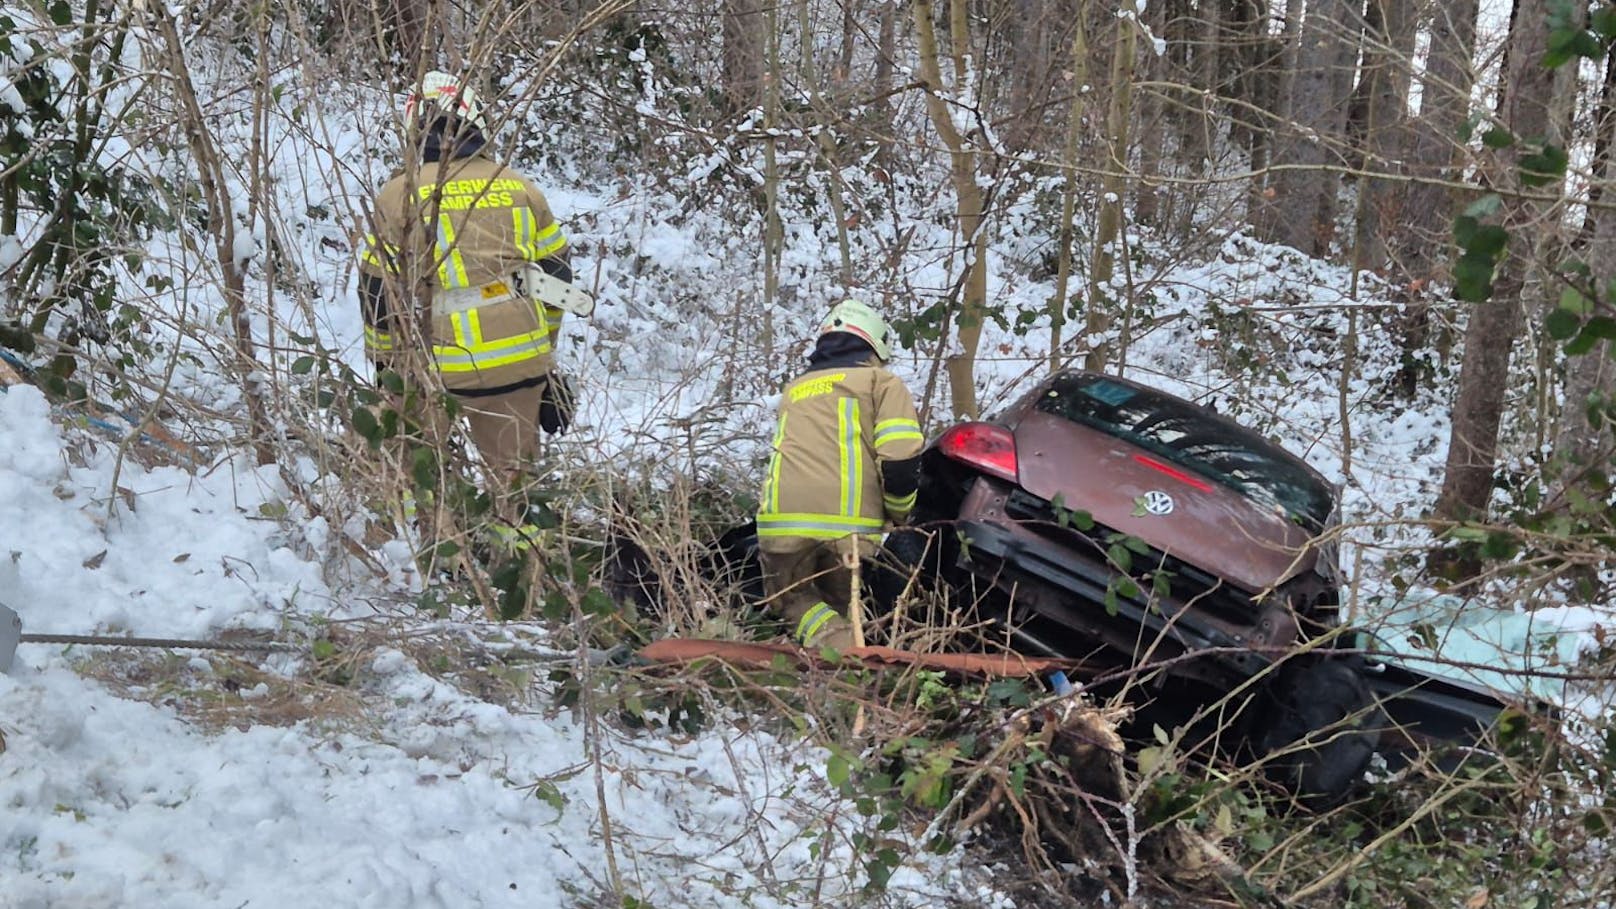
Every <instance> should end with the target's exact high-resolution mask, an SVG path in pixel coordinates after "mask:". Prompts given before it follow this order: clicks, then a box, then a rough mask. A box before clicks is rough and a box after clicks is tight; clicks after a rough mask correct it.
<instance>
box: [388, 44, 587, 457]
mask: <svg viewBox="0 0 1616 909" xmlns="http://www.w3.org/2000/svg"><path fill="white" fill-rule="evenodd" d="M404 113H405V118H406V120H407V121H408V122H407V124H406V126H407V127H408V128H409V129H410V130H411V132H410V135H411V137H412V141H413V142H415V149H414V150H415V151H416V152H417V153H418V155H417V157H418V160H415V161H414V164H415V166H414V167H413V168H406V169H405V170H404V171H402V172H400V173H399V174H397V175H395V176H394V177H393V178H392V179H390V180H388V181H387V183H386V184H385V185H383V186H382V188H381V190H380V191H379V192H378V193H377V196H376V200H375V204H374V207H373V225H374V232H373V233H371V234H369V235H367V236H366V237H365V240H364V243H363V244H362V246H361V249H360V281H359V287H360V297H361V302H362V305H363V309H364V316H365V346H366V349H367V351H368V352H369V354H370V356H371V357H372V359H373V360H374V361H375V362H376V364H377V367H378V370H380V369H387V368H393V369H397V370H398V371H399V372H401V373H404V374H406V375H407V374H408V371H407V370H406V369H405V368H403V367H404V364H405V361H406V359H407V357H408V355H409V354H412V353H416V354H421V355H423V356H421V357H420V362H423V363H424V362H425V360H426V357H425V356H424V355H425V354H427V353H430V361H431V363H432V364H433V366H435V367H436V370H437V373H438V375H439V377H440V378H441V379H442V382H443V386H444V388H445V389H446V390H447V391H449V392H450V393H451V394H453V395H454V397H455V399H456V400H457V402H458V403H459V409H460V412H461V413H462V414H463V415H464V417H465V421H466V427H467V429H468V431H469V433H470V435H471V439H472V441H473V442H474V443H475V444H476V446H477V449H478V451H479V452H481V454H482V456H483V459H484V461H485V462H487V463H488V465H489V466H490V467H491V468H493V469H494V470H495V471H497V472H499V473H501V474H503V475H504V476H505V478H506V479H507V480H508V481H511V482H513V483H515V482H517V481H518V480H519V478H520V476H521V474H522V471H523V469H524V468H525V467H526V466H527V465H528V464H529V463H530V462H531V461H532V459H533V456H534V453H535V449H536V447H537V443H538V438H537V437H538V429H539V427H540V426H541V425H542V426H543V428H544V429H545V431H547V432H552V433H554V432H560V431H564V430H565V429H566V425H567V422H568V420H569V419H570V416H571V401H570V395H568V394H567V390H568V389H567V386H566V383H565V381H564V380H563V379H561V378H560V377H559V376H558V375H557V374H555V373H554V372H553V371H552V368H553V362H554V361H553V357H552V350H553V349H554V346H555V341H556V336H557V333H558V332H559V330H560V326H561V316H562V310H561V309H560V308H559V307H561V306H566V307H569V308H571V309H572V310H573V311H577V312H585V313H587V306H580V305H578V301H587V299H588V298H587V297H586V296H583V295H582V294H581V293H579V292H577V291H575V290H573V289H572V288H571V287H570V286H569V285H570V282H571V281H572V268H571V267H570V265H569V264H568V252H569V251H568V248H567V240H566V237H564V236H562V234H561V227H560V225H558V224H557V223H556V220H555V216H554V215H552V214H551V212H550V205H549V203H548V202H546V201H545V198H544V194H543V193H542V192H540V191H539V189H538V187H536V186H534V185H533V182H532V181H531V180H529V179H528V178H527V177H526V176H524V175H522V174H521V173H518V172H517V171H515V170H512V169H511V168H509V167H506V166H504V165H501V164H499V163H497V162H495V161H494V160H492V159H491V158H489V157H487V156H486V155H485V154H484V147H485V146H486V144H487V142H488V136H487V130H488V120H487V118H486V117H485V115H484V112H483V109H482V105H481V103H480V102H479V100H478V98H477V95H476V93H475V92H473V91H472V90H471V89H470V88H469V87H465V86H462V85H461V84H460V83H459V81H458V80H457V79H455V77H453V76H450V75H448V74H446V73H441V72H431V73H428V74H427V75H426V78H425V79H424V80H423V81H422V83H421V86H420V88H419V89H418V90H417V91H415V92H414V93H412V94H411V95H410V98H409V101H408V103H407V104H406V105H405V109H404ZM405 308H413V310H414V311H415V312H417V313H420V314H421V315H422V319H421V320H420V321H419V322H417V323H415V324H416V325H417V326H419V328H421V329H426V328H428V327H429V328H430V335H428V334H427V332H426V331H424V330H422V331H420V332H419V333H417V332H413V331H410V330H409V329H410V327H411V322H410V321H409V320H407V319H404V318H401V315H402V313H403V312H404V311H405ZM428 314H429V315H430V318H426V317H427V315H428ZM427 337H429V338H430V342H429V343H428V342H427V341H426V340H425V339H426V338H427ZM429 422H431V421H430V419H429Z"/></svg>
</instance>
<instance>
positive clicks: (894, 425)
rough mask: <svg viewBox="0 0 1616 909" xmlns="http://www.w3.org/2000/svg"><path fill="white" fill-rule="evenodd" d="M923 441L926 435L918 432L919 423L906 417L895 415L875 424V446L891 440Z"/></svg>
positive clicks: (885, 443)
mask: <svg viewBox="0 0 1616 909" xmlns="http://www.w3.org/2000/svg"><path fill="white" fill-rule="evenodd" d="M902 441H910V442H924V441H926V437H925V436H923V435H921V434H920V424H919V423H918V422H916V421H914V420H911V419H909V418H908V417H897V418H895V419H891V420H882V421H881V422H879V423H877V424H875V447H876V448H881V447H882V446H884V445H888V444H890V443H892V442H902Z"/></svg>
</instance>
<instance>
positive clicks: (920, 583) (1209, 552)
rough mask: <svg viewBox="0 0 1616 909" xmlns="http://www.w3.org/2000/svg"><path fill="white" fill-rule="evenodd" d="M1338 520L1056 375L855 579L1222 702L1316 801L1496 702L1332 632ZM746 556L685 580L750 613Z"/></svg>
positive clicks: (885, 602)
mask: <svg viewBox="0 0 1616 909" xmlns="http://www.w3.org/2000/svg"><path fill="white" fill-rule="evenodd" d="M1336 506H1337V495H1336V490H1335V489H1334V488H1333V487H1332V486H1331V484H1330V483H1329V482H1328V481H1326V480H1325V478H1324V477H1322V476H1320V475H1319V473H1318V472H1317V471H1315V470H1313V469H1312V468H1311V467H1309V466H1308V465H1307V464H1306V463H1305V462H1303V461H1302V460H1301V459H1300V458H1297V457H1296V456H1294V455H1292V454H1290V453H1288V452H1286V451H1285V450H1284V449H1282V448H1280V447H1279V446H1277V445H1275V444H1273V443H1272V442H1270V441H1268V440H1267V439H1265V438H1264V437H1263V436H1262V435H1261V434H1259V433H1257V432H1255V431H1253V430H1251V429H1249V428H1246V427H1244V426H1241V425H1240V424H1239V423H1236V422H1234V421H1233V420H1230V419H1228V418H1226V417H1223V416H1221V415H1219V414H1217V413H1215V412H1213V411H1212V410H1210V409H1208V408H1205V407H1202V406H1200V405H1197V404H1194V403H1192V402H1190V401H1186V400H1183V399H1181V398H1178V397H1174V396H1173V395H1170V394H1167V393H1165V392H1162V391H1159V390H1156V389H1152V388H1149V387H1147V386H1145V385H1141V384H1138V383H1136V382H1131V381H1127V380H1125V379H1121V378H1117V377H1114V376H1108V375H1103V374H1100V373H1093V372H1083V371H1076V370H1068V371H1064V372H1059V373H1056V374H1054V375H1052V376H1050V377H1048V378H1047V379H1045V380H1043V381H1042V382H1040V383H1039V384H1038V385H1037V387H1035V388H1033V389H1032V390H1031V391H1030V392H1028V393H1027V394H1026V395H1024V396H1023V397H1021V398H1020V399H1019V400H1017V401H1016V402H1015V403H1013V404H1012V405H1011V406H1009V407H1008V408H1006V409H1005V410H1004V411H1003V412H1001V413H999V414H997V415H995V416H993V417H991V418H989V419H987V420H982V421H972V422H967V423H961V424H958V425H955V426H951V427H949V428H948V429H945V430H944V431H943V432H942V433H941V434H939V435H938V436H937V437H936V438H935V439H934V440H933V441H932V442H931V444H930V445H929V446H928V447H927V448H926V450H925V452H924V453H923V455H922V467H921V483H920V489H919V495H918V502H917V505H916V510H915V512H914V516H913V519H912V523H911V525H910V526H908V527H905V528H903V529H900V530H898V531H895V532H893V533H891V534H889V535H888V537H887V539H886V542H885V546H884V552H883V553H881V555H880V557H879V558H878V559H877V561H876V564H875V565H874V570H873V571H869V572H867V578H868V580H869V581H870V584H869V591H868V593H869V601H867V605H868V606H873V607H874V608H875V611H877V612H884V611H887V610H890V609H892V608H893V607H894V606H895V605H896V604H897V603H898V602H899V601H900V599H901V598H902V597H903V595H904V592H906V591H911V590H915V589H928V588H929V589H930V590H931V591H932V592H933V593H934V594H936V596H933V597H926V598H923V601H924V602H925V603H926V604H927V605H937V604H938V603H939V601H940V600H946V601H947V602H948V603H949V605H951V606H953V607H955V608H956V609H958V607H961V606H963V607H964V608H963V611H964V612H965V613H967V614H968V615H970V616H971V617H974V618H975V619H979V620H985V621H983V622H981V623H978V624H981V625H985V627H986V630H987V634H986V635H985V636H983V637H982V638H981V639H980V640H979V641H969V640H965V639H964V636H960V638H959V639H957V643H956V645H955V646H956V647H976V646H982V647H987V648H995V649H998V648H1003V647H1006V646H1007V647H1008V649H1010V650H1012V651H1014V652H1016V653H1019V654H1023V655H1026V656H1038V657H1056V658H1059V659H1061V660H1065V661H1070V665H1073V666H1074V667H1075V673H1076V675H1077V676H1078V677H1079V678H1080V679H1082V680H1084V681H1088V682H1098V681H1099V680H1103V679H1106V678H1110V679H1114V680H1117V679H1136V680H1138V681H1139V682H1140V683H1141V684H1138V685H1135V686H1133V688H1132V689H1131V691H1130V694H1131V695H1136V696H1137V695H1143V697H1142V698H1138V697H1136V698H1135V702H1136V703H1137V702H1138V701H1141V700H1143V701H1148V702H1150V703H1151V704H1152V705H1153V706H1155V707H1162V708H1165V709H1166V714H1167V715H1168V716H1170V717H1174V718H1175V719H1169V720H1168V722H1177V719H1176V718H1184V719H1186V721H1188V720H1190V719H1192V718H1193V717H1194V716H1195V714H1196V713H1197V711H1198V710H1200V709H1201V708H1203V707H1208V706H1214V705H1218V704H1219V702H1220V701H1222V702H1225V708H1226V709H1220V710H1219V717H1218V718H1219V720H1220V721H1221V720H1228V719H1229V718H1230V717H1233V720H1232V722H1229V724H1228V727H1227V728H1226V729H1225V730H1222V731H1221V732H1220V735H1219V739H1220V743H1221V744H1224V745H1230V744H1232V745H1233V746H1234V749H1235V751H1236V753H1237V754H1238V755H1241V756H1246V757H1256V758H1261V759H1264V760H1265V761H1266V764H1265V767H1266V769H1267V771H1268V773H1269V775H1270V776H1271V777H1272V778H1274V779H1275V780H1276V781H1277V782H1279V783H1281V784H1282V785H1284V786H1286V787H1287V788H1288V789H1290V790H1291V791H1292V792H1294V793H1296V794H1298V795H1300V796H1302V797H1304V799H1306V800H1308V801H1311V802H1313V803H1315V804H1322V803H1328V802H1331V801H1334V800H1336V799H1338V798H1340V797H1341V796H1343V795H1345V794H1346V793H1347V792H1348V791H1350V789H1351V787H1352V786H1353V784H1354V783H1355V782H1356V781H1357V780H1359V779H1361V778H1362V776H1363V771H1364V769H1365V767H1366V766H1367V765H1368V764H1369V761H1370V759H1371V757H1372V755H1373V754H1374V753H1376V752H1377V751H1379V752H1381V753H1382V754H1383V755H1385V756H1386V758H1387V760H1388V763H1391V764H1393V765H1395V764H1396V763H1397V762H1398V761H1400V760H1401V758H1403V757H1407V756H1408V755H1411V754H1413V753H1415V752H1416V751H1417V750H1419V749H1421V748H1423V747H1425V746H1427V745H1432V744H1435V745H1442V744H1445V743H1450V742H1457V743H1460V744H1462V745H1474V744H1480V743H1482V741H1483V739H1484V737H1485V735H1486V732H1487V730H1488V729H1490V728H1491V727H1492V726H1493V725H1494V724H1495V722H1496V721H1497V719H1498V717H1499V714H1500V712H1501V711H1502V710H1503V709H1504V708H1505V706H1506V704H1505V701H1504V700H1502V699H1501V698H1500V697H1499V696H1497V695H1496V694H1494V693H1493V692H1490V691H1486V690H1483V689H1480V688H1477V687H1472V686H1469V685H1465V684H1461V683H1459V682H1456V681H1452V680H1448V679H1444V678H1440V677H1437V676H1434V675H1430V674H1428V673H1423V672H1420V671H1418V670H1416V669H1414V668H1411V667H1408V666H1404V665H1401V664H1398V663H1396V662H1393V661H1389V660H1387V659H1385V658H1383V657H1380V656H1377V655H1376V654H1375V652H1374V649H1373V647H1371V646H1369V642H1370V641H1371V640H1372V637H1371V636H1370V635H1367V634H1362V633H1357V632H1354V631H1353V630H1351V629H1346V628H1342V627H1341V626H1340V615H1339V607H1340V593H1341V586H1342V583H1343V578H1342V576H1341V572H1340V569H1339V565H1338V561H1337V551H1336V550H1337V546H1336V538H1335V534H1334V528H1335V526H1336V521H1337V514H1336ZM756 544H757V538H756V526H755V524H746V525H742V526H739V527H735V528H733V529H731V530H730V531H729V532H727V533H725V534H724V535H723V536H722V537H721V538H719V539H718V540H717V541H714V542H713V543H712V544H710V545H709V546H706V547H703V552H702V554H701V555H700V557H699V558H697V559H695V560H694V562H695V563H696V564H695V570H696V573H697V574H700V575H702V576H704V577H705V578H707V579H708V580H711V581H717V582H719V583H718V585H717V586H718V587H719V588H720V589H727V590H732V591H738V592H740V595H741V599H743V600H749V601H752V602H756V601H757V600H758V599H760V598H761V597H762V585H761V583H760V581H759V569H758V565H757V558H756V551H757V545H756ZM614 551H615V552H616V555H615V556H614V560H613V561H614V565H615V568H614V577H615V579H616V580H615V582H614V583H615V587H616V588H618V589H619V590H620V595H622V596H625V597H628V598H632V599H633V600H635V601H636V602H640V603H642V604H645V605H652V604H656V603H661V602H664V601H665V599H666V595H667V592H668V590H669V589H670V587H677V586H678V585H677V583H674V582H673V581H672V579H671V578H670V577H669V576H664V573H663V572H661V571H658V570H657V569H656V567H655V565H654V564H653V560H651V559H650V558H649V557H648V555H647V554H646V553H645V552H644V551H642V550H640V549H639V548H638V547H636V546H633V545H632V544H630V543H627V542H623V543H621V544H619V545H618V546H615V547H614ZM665 561H666V560H664V562H665ZM918 611H919V610H916V611H911V612H910V613H909V614H911V615H914V614H916V612H918ZM959 614H960V611H954V612H947V613H934V615H935V618H934V621H937V622H952V621H953V620H954V619H955V618H957V617H958V616H959ZM1147 729H1148V727H1147ZM1231 740H1232V741H1231ZM1459 751H1460V752H1463V751H1464V749H1459Z"/></svg>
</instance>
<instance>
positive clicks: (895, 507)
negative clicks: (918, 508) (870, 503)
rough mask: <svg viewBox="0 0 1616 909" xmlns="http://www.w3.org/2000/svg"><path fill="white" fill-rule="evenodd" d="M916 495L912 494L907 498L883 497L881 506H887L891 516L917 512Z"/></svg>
mask: <svg viewBox="0 0 1616 909" xmlns="http://www.w3.org/2000/svg"><path fill="white" fill-rule="evenodd" d="M915 499H916V494H915V493H913V492H911V493H909V494H908V495H906V496H893V495H883V496H881V504H882V505H884V506H886V509H887V512H888V513H889V514H908V513H909V512H911V511H914V510H915Z"/></svg>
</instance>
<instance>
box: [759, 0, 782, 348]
mask: <svg viewBox="0 0 1616 909" xmlns="http://www.w3.org/2000/svg"><path fill="white" fill-rule="evenodd" d="M778 10H779V7H778V6H777V5H775V4H773V3H771V4H769V7H768V9H767V10H765V11H764V13H763V15H762V16H761V17H760V18H761V19H762V20H763V28H764V34H763V35H761V36H759V37H761V38H763V40H764V41H765V42H766V43H765V45H764V48H763V52H764V55H765V56H766V57H767V59H768V62H769V73H770V75H769V77H768V78H767V80H766V81H765V82H764V83H763V84H762V85H761V86H760V87H761V88H762V89H763V98H762V101H763V131H764V134H765V136H766V138H765V139H764V140H763V195H764V198H763V356H764V362H768V363H772V362H774V308H775V305H776V304H777V303H779V296H780V254H781V251H782V250H783V249H784V248H785V227H784V226H783V225H782V224H781V223H780V165H779V151H778V146H779V135H778V134H779V130H778V129H777V127H778V126H779V123H780V80H779V79H778V78H776V77H775V76H774V74H775V73H778V72H779V71H780V22H779V13H778Z"/></svg>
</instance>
